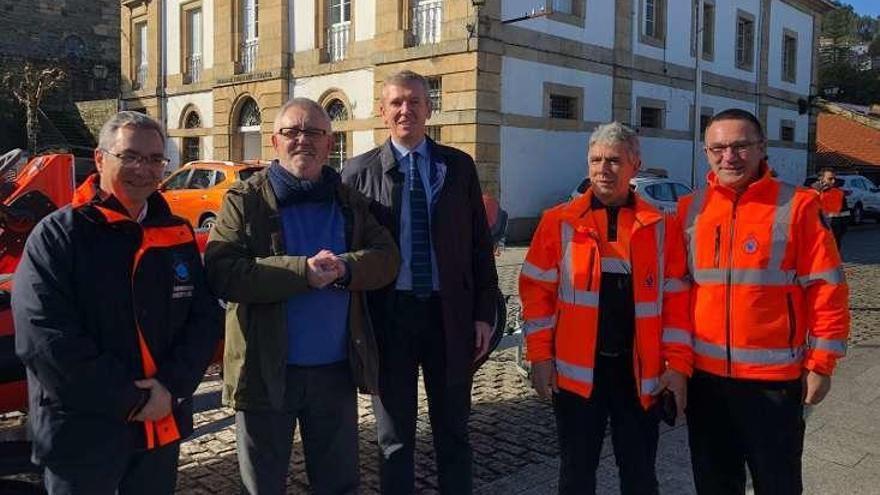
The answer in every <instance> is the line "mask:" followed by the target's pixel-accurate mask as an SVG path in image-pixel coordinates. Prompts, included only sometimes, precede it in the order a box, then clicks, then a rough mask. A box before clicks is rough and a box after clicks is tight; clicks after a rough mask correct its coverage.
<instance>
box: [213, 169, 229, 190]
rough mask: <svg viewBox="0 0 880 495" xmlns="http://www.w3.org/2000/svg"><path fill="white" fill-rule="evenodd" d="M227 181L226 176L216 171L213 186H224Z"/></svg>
mask: <svg viewBox="0 0 880 495" xmlns="http://www.w3.org/2000/svg"><path fill="white" fill-rule="evenodd" d="M225 181H226V174H224V173H223V172H221V171H219V170H215V171H214V183H213V184H212V185H214V186H216V185H217V184H223V182H225Z"/></svg>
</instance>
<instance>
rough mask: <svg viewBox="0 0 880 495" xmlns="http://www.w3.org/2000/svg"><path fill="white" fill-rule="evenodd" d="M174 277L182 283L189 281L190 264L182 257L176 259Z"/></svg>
mask: <svg viewBox="0 0 880 495" xmlns="http://www.w3.org/2000/svg"><path fill="white" fill-rule="evenodd" d="M174 279H175V280H177V281H178V282H180V283H186V282H189V265H188V264H187V263H186V261H183V260H181V259H178V260H175V261H174Z"/></svg>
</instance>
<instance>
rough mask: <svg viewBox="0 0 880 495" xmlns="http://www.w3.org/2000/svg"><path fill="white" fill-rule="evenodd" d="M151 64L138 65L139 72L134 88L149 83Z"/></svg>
mask: <svg viewBox="0 0 880 495" xmlns="http://www.w3.org/2000/svg"><path fill="white" fill-rule="evenodd" d="M148 69H149V66H146V65H141V66H138V68H137V72H136V73H135V75H134V89H143V87H144V84H146V83H147V70H148Z"/></svg>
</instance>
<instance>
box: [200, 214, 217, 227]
mask: <svg viewBox="0 0 880 495" xmlns="http://www.w3.org/2000/svg"><path fill="white" fill-rule="evenodd" d="M216 223H217V217H215V216H214V215H205V216H203V217H202V220H201V221H200V222H199V228H200V229H208V230H211V229H213V228H214V225H215V224H216Z"/></svg>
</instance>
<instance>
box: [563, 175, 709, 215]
mask: <svg viewBox="0 0 880 495" xmlns="http://www.w3.org/2000/svg"><path fill="white" fill-rule="evenodd" d="M629 183H630V185H631V186H632V188H633V190H634V191H636V192H637V193H639V196H641V197H642V198H643V199H644V200H645V201H647V202H648V203H651V204H652V205H654V206H656V207H657V209H659V210H660V211H666V212H669V213H674V212H675V210H676V207H677V205H678V198H680V197H682V196H684V195H686V194H690V193H691V192H692V191H693V190H692V189H691V187H690V186H688V185H687V184H684V183H683V182H679V181H677V180H672V179H670V178H668V177H662V176H657V175H654V174H650V175H648V174H645V175H641V174H640V175H637V176H636V177H633V178H632V179H631V180H630V181H629ZM588 187H590V178H589V177H584V180H582V181H581V183H580V184H578V186H577V187H576V188H575V190H574V191H572V192H571V194H570V195H569V199H574V198H577V197H578V196H580V195H582V194H583V193H584V192H585V191H586V190H587V188H588Z"/></svg>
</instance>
